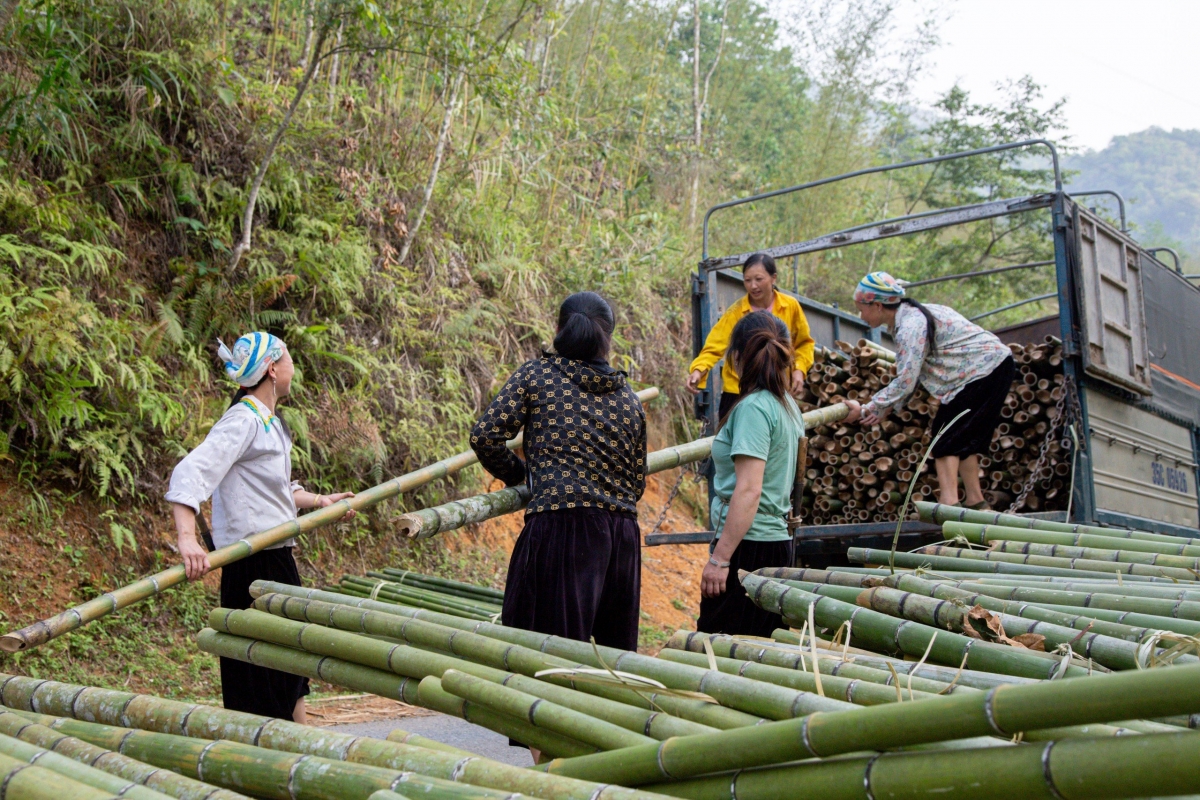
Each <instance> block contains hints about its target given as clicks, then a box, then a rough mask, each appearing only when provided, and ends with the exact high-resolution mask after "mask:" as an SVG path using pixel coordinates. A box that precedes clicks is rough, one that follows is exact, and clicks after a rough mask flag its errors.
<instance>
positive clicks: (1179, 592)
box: [954, 572, 1200, 602]
mask: <svg viewBox="0 0 1200 800" xmlns="http://www.w3.org/2000/svg"><path fill="white" fill-rule="evenodd" d="M954 577H955V578H959V577H962V578H963V580H965V581H968V582H973V583H981V584H984V585H987V586H1008V587H1032V588H1041V589H1052V590H1055V591H1060V592H1082V593H1084V594H1098V595H1099V594H1111V595H1117V596H1120V597H1154V598H1161V599H1164V600H1175V601H1187V602H1200V591H1195V590H1188V589H1181V588H1178V587H1179V586H1180V584H1175V585H1173V586H1172V585H1167V584H1149V583H1141V582H1136V583H1135V582H1128V583H1127V582H1124V581H1122V582H1120V583H1118V582H1117V581H1116V580H1112V579H1110V580H1080V581H1073V580H1070V579H1061V578H1060V579H1058V580H1053V581H1041V580H1036V579H1035V580H1030V579H1028V578H1013V577H1012V576H1006V577H997V576H996V575H995V574H991V573H984V574H980V575H978V576H977V577H970V575H969V573H961V572H955V573H954Z"/></svg>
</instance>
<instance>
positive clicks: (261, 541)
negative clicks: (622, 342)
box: [0, 387, 658, 653]
mask: <svg viewBox="0 0 1200 800" xmlns="http://www.w3.org/2000/svg"><path fill="white" fill-rule="evenodd" d="M655 397H658V389H657V388H655V387H651V388H649V389H644V390H642V391H641V392H638V398H639V399H640V400H642V401H643V402H645V401H647V400H651V399H653V398H655ZM520 444H521V439H520V437H517V438H516V439H514V440H513V441H512V442H509V446H510V447H520ZM478 461H479V459H478V458H476V456H475V453H473V452H471V451H467V452H465V453H459V454H458V455H456V456H451V457H450V458H447V459H443V460H442V461H438V462H436V463H434V464H430V465H429V466H427V467H422V468H421V469H419V470H416V471H415V472H409V473H407V474H405V475H401V476H399V477H397V478H392V479H391V480H389V481H387V482H385V483H381V484H379V485H378V486H374V487H372V488H370V489H367V490H365V491H362V492H359V493H357V494H356V495H355V496H354V497H351V498H348V499H346V500H340V501H338V502H337V503H334V504H333V505H330V506H326V507H325V508H321V509H317V510H315V511H311V512H309V513H307V514H304V515H303V516H301V517H300V518H298V519H296V520H295V521H293V522H288V523H285V524H283V525H276V526H275V527H274V528H270V529H268V530H265V531H259V532H258V533H253V534H251V535H249V536H247V537H246V538H244V539H242V540H240V541H238V542H236V543H234V544H231V545H228V546H227V547H221V548H218V549H217V550H214V551H213V552H211V553H209V554H208V561H209V564H211V565H212V568H213V569H217V568H218V567H223V566H225V565H227V564H232V563H233V562H235V561H240V560H241V559H243V558H246V557H247V556H251V555H253V554H255V553H257V552H259V551H261V550H264V549H266V548H268V547H270V546H272V545H276V544H279V543H280V542H283V541H286V540H288V539H291V538H292V537H295V536H299V535H301V534H303V533H307V532H308V531H312V530H316V529H318V528H322V527H324V526H326V525H332V524H333V523H335V522H337V521H338V520H340V519H341V518H342V517H344V516H345V515H346V512H347V511H350V510H351V509H353V510H355V511H361V510H364V509H368V508H372V507H374V506H376V505H378V504H379V503H382V502H383V501H385V500H388V499H391V498H393V497H396V496H398V495H400V494H403V493H404V492H411V491H412V490H414V489H418V488H420V487H422V486H424V485H426V484H428V483H432V482H433V481H435V480H437V479H439V478H444V477H447V476H449V475H453V474H454V473H456V472H458V471H459V470H461V469H463V468H464V467H468V466H470V465H471V464H475V463H477V462H478ZM186 580H187V575H186V573H185V572H184V569H183V565H182V564H177V565H175V566H173V567H171V568H169V569H166V570H163V571H162V572H159V573H156V574H154V575H150V576H148V577H145V578H141V579H140V580H137V581H134V582H133V583H131V584H129V585H128V586H123V587H121V588H119V589H115V590H113V591H111V592H106V593H104V594H102V595H100V596H99V597H96V598H94V599H92V600H89V601H87V602H86V603H82V604H81V605H78V606H75V607H74V608H70V609H68V610H66V611H63V612H62V613H59V614H56V615H54V616H53V617H49V618H48V619H44V620H41V621H39V622H35V623H34V624H33V625H30V626H28V627H25V628H22V629H20V630H17V631H11V632H9V633H6V634H4V635H3V636H0V650H4V651H6V652H9V653H13V652H18V651H21V650H26V649H28V648H30V647H36V646H38V645H40V644H45V643H46V642H48V641H50V640H51V639H54V638H56V637H58V636H62V635H63V634H64V633H69V632H70V631H73V630H75V629H76V628H79V627H82V626H84V625H86V624H88V623H89V622H94V621H95V620H97V619H99V618H100V617H103V616H107V615H108V614H111V613H113V612H114V611H119V610H120V609H122V608H125V607H126V606H130V605H132V604H134V603H137V602H139V601H141V600H145V599H146V598H148V597H152V596H154V595H156V594H159V593H160V592H162V591H164V590H166V589H170V588H171V587H173V586H178V585H179V584H181V583H183V582H185V581H186Z"/></svg>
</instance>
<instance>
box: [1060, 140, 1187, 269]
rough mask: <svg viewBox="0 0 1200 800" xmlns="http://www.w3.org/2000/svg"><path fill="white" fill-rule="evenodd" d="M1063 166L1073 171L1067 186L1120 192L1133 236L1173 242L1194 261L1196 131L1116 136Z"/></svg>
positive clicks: (1167, 244)
mask: <svg viewBox="0 0 1200 800" xmlns="http://www.w3.org/2000/svg"><path fill="white" fill-rule="evenodd" d="M1068 165H1069V166H1070V167H1071V169H1073V170H1077V171H1078V175H1077V176H1076V177H1075V178H1073V179H1072V181H1071V186H1072V187H1077V188H1079V189H1081V190H1082V189H1114V190H1116V191H1118V192H1121V193H1122V194H1123V195H1124V196H1125V199H1126V201H1127V202H1128V203H1129V219H1130V223H1131V227H1133V229H1134V230H1135V232H1136V235H1137V236H1138V238H1139V239H1140V240H1141V241H1143V242H1144V243H1146V244H1148V245H1156V246H1161V247H1174V248H1175V249H1176V250H1179V251H1182V253H1181V254H1182V255H1183V256H1184V258H1185V259H1190V263H1191V264H1193V265H1194V263H1195V257H1196V253H1198V252H1200V131H1194V130H1192V131H1185V130H1172V131H1165V130H1163V129H1162V128H1149V129H1147V130H1144V131H1141V132H1139V133H1131V134H1129V135H1128V136H1115V137H1113V140H1112V141H1111V142H1110V143H1109V145H1108V147H1105V148H1104V149H1103V150H1100V151H1088V152H1086V153H1081V154H1079V155H1077V156H1075V157H1074V158H1072V159H1070V160H1069V162H1068ZM1104 202H1105V200H1104V198H1097V203H1099V204H1104ZM1163 258H1166V259H1168V260H1167V263H1168V264H1170V263H1171V262H1170V257H1169V256H1166V255H1164V256H1163ZM1184 271H1185V272H1197V271H1198V270H1196V269H1194V268H1191V267H1188V268H1185V270H1184Z"/></svg>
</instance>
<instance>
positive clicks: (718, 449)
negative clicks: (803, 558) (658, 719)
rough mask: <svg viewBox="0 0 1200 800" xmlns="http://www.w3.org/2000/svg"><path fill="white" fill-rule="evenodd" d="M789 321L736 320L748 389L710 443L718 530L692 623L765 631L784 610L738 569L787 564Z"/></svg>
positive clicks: (763, 315) (791, 476)
mask: <svg viewBox="0 0 1200 800" xmlns="http://www.w3.org/2000/svg"><path fill="white" fill-rule="evenodd" d="M794 352H795V351H794V350H793V348H792V346H791V341H790V339H789V337H788V330H787V327H785V326H784V324H783V321H782V320H780V319H779V318H778V317H776V316H773V315H771V314H769V313H768V312H766V311H755V312H752V313H750V314H747V315H746V316H745V317H743V318H742V319H741V321H740V322H738V324H737V325H736V326H734V328H733V335H732V336H731V337H730V341H729V354H730V359H731V360H732V361H734V362H735V363H736V364H737V368H738V373H739V374H740V375H741V380H742V384H741V385H742V387H743V388H744V389H745V393H744V394H743V395H741V397H740V398H739V400H738V401H737V403H736V404H735V405H734V406H733V408H732V409H731V410H730V411H729V413H728V414H726V415H725V416H724V417H723V419H722V422H721V426H720V428H719V429H718V431H717V435H716V437H715V438H714V439H713V444H712V459H713V470H714V474H713V499H712V505H711V508H710V513H711V517H712V522H713V527H714V528H715V529H716V531H717V538H716V539H715V540H714V541H713V545H712V547H711V550H710V552H711V555H710V556H709V559H708V563H707V564H706V565H705V566H704V571H703V573H701V576H700V596H701V599H700V618H699V620H697V622H696V629H697V630H699V631H703V632H705V633H727V634H739V635H746V636H763V637H770V635H771V631H773V630H775V629H776V628H780V627H783V618H782V617H780V616H779V615H778V614H772V613H770V612H768V611H764V610H763V609H761V608H759V607H758V606H756V605H755V604H754V603H753V602H751V601H750V598H749V597H747V596H746V590H745V589H744V588H742V583H741V581H740V580H738V571H739V570H746V571H747V572H753V571H754V570H756V569H762V568H763V567H790V566H791V565H792V560H793V543H792V535H791V532H790V531H788V527H787V515H788V511H789V510H790V508H791V493H792V484H793V481H794V480H795V475H796V459H797V452H796V450H797V444H798V441H799V439H800V437H801V436H803V435H804V420H803V419H802V418H801V416H800V408H799V406H797V405H796V401H795V400H794V399H793V398H792V397H791V395H790V394H789V393H788V390H789V388H790V386H789V382H790V379H791V374H792V366H793V363H794V359H795V355H794Z"/></svg>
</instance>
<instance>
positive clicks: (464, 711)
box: [417, 670, 653, 757]
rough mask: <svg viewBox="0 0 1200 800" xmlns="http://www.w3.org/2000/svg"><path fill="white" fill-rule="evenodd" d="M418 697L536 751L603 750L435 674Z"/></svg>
mask: <svg viewBox="0 0 1200 800" xmlns="http://www.w3.org/2000/svg"><path fill="white" fill-rule="evenodd" d="M447 671H449V670H447ZM417 697H418V698H419V700H420V704H421V705H422V706H423V707H425V708H431V709H433V710H434V711H440V712H442V713H443V714H449V715H450V716H453V717H458V718H460V719H465V720H466V721H467V722H470V723H472V724H474V725H479V726H480V727H482V728H487V729H488V730H490V731H495V732H496V733H499V734H502V735H504V736H507V737H509V738H510V739H515V740H517V741H519V742H521V743H523V744H524V745H525V746H527V747H531V748H533V749H534V750H540V751H541V752H543V753H545V754H546V755H548V756H551V757H556V756H577V755H585V754H587V753H595V752H596V751H598V750H599V749H600V748H598V747H595V746H594V745H589V744H586V743H584V742H581V741H579V740H578V739H575V738H572V737H570V736H566V735H563V734H559V733H555V732H554V731H550V730H547V729H545V728H540V727H538V726H536V725H534V724H533V723H532V722H530V721H529V720H528V719H520V718H518V717H514V716H511V715H509V714H502V713H498V712H497V711H496V710H495V709H493V708H489V707H488V706H486V705H483V704H482V703H473V702H471V701H469V700H465V699H463V698H461V697H458V696H456V695H453V694H451V693H450V692H447V691H446V690H445V689H443V688H442V683H441V680H439V679H438V678H436V677H434V676H433V675H430V676H428V677H426V678H424V679H422V680H421V682H420V684H418V686H417ZM651 741H653V740H651Z"/></svg>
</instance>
